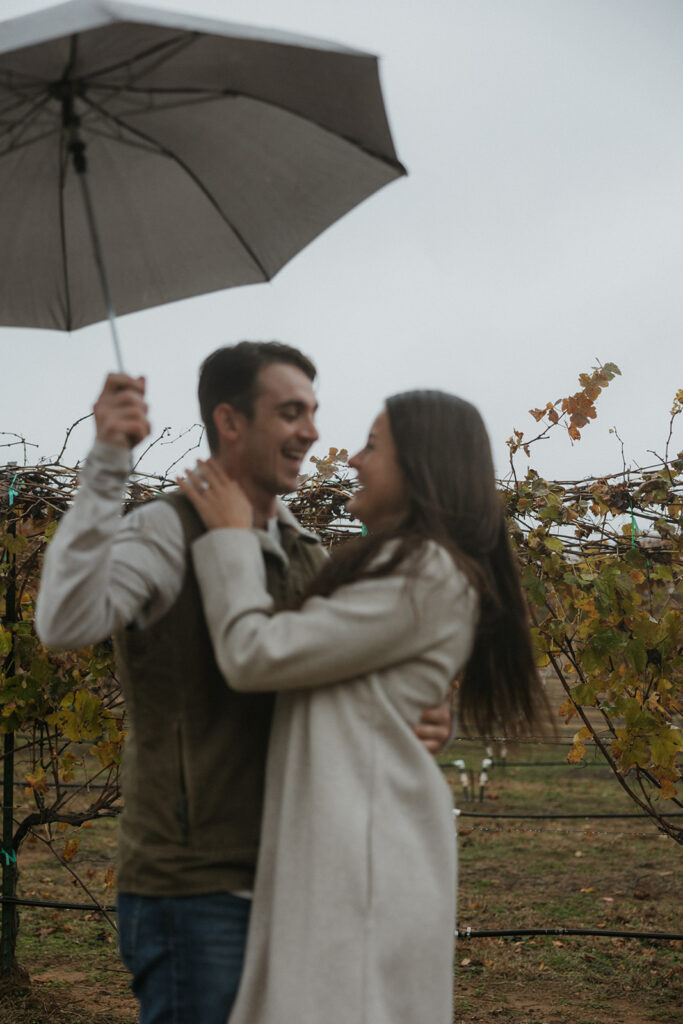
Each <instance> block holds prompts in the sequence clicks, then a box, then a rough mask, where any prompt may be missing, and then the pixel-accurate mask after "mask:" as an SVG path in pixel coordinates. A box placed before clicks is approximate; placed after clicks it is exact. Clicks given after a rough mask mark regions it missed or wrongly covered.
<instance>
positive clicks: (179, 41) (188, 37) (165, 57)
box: [87, 32, 198, 88]
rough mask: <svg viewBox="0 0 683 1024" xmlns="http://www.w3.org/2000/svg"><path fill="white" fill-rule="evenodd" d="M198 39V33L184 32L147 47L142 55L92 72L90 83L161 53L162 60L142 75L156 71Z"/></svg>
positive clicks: (143, 71) (139, 54)
mask: <svg viewBox="0 0 683 1024" xmlns="http://www.w3.org/2000/svg"><path fill="white" fill-rule="evenodd" d="M197 37H198V33H196V32H193V33H187V32H183V33H182V35H179V36H174V38H173V39H166V40H164V42H163V43H156V44H155V45H154V46H149V47H147V49H145V50H141V51H140V53H136V54H135V55H134V56H133V57H128V58H126V60H120V61H118V63H116V64H110V65H109V66H108V67H104V68H99V69H98V70H97V71H93V72H91V73H90V74H89V75H88V76H87V78H88V81H91V80H92V79H94V78H99V76H100V75H107V74H109V73H110V72H112V71H118V70H119V69H120V68H125V67H130V66H132V65H133V64H136V63H137V62H138V61H141V60H145V59H146V58H147V57H151V56H153V55H154V54H155V53H160V54H161V56H160V59H159V60H158V61H157V62H156V63H155V64H152V65H151V66H150V67H148V68H145V69H144V70H142V71H141V72H140V74H145V73H147V72H149V71H153V70H156V69H157V68H160V67H162V65H163V64H165V63H166V61H169V60H171V58H172V57H175V55H176V53H179V52H180V51H181V50H184V49H185V48H186V47H187V46H191V44H192V43H194V42H195V40H196V39H197ZM164 51H170V52H164ZM138 77H139V76H138ZM131 81H135V79H134V78H133V79H131ZM122 88H123V87H122Z"/></svg>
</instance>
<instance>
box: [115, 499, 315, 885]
mask: <svg viewBox="0 0 683 1024" xmlns="http://www.w3.org/2000/svg"><path fill="white" fill-rule="evenodd" d="M162 500H165V501H169V502H170V503H171V504H172V505H173V507H174V508H175V510H176V511H177V513H178V515H179V517H180V520H181V523H182V526H183V532H184V536H185V542H186V547H187V557H186V568H185V576H184V579H183V584H182V589H181V591H180V594H179V596H178V599H177V600H176V602H175V604H174V605H173V606H172V607H171V608H170V609H169V611H168V612H166V613H165V614H164V615H163V616H162V618H161V619H160V620H158V621H157V622H154V623H153V624H152V625H151V626H149V627H148V628H145V629H137V628H135V627H133V626H129V627H128V628H127V629H124V630H121V631H120V632H119V633H118V634H117V635H116V637H115V645H116V655H117V664H118V668H119V672H120V677H121V684H122V689H123V694H124V698H125V704H126V714H127V727H128V736H127V739H126V746H125V752H124V758H123V766H122V770H121V789H122V793H123V799H124V810H123V813H122V815H121V819H120V822H121V824H120V832H119V851H118V880H117V881H118V888H119V891H120V892H126V893H135V894H137V895H141V896H192V895H199V894H201V893H211V892H229V891H236V890H244V889H249V888H251V887H252V884H253V875H254V867H255V864H256V854H257V848H258V841H259V830H260V824H261V807H262V799H263V780H264V770H265V757H266V747H267V743H268V732H269V729H270V719H271V713H272V705H273V697H272V696H271V695H270V694H245V693H236V692H234V691H233V690H231V689H230V688H229V686H228V685H227V683H226V682H225V680H224V679H223V677H222V676H221V673H220V671H219V668H218V666H217V664H216V661H215V659H214V656H213V650H212V647H211V641H210V639H209V634H208V631H207V628H206V624H205V622H204V616H203V614H202V605H201V598H200V593H199V587H198V584H197V580H196V577H195V574H194V569H193V566H192V557H191V554H190V545H191V543H192V541H193V540H194V539H196V538H197V537H199V536H200V535H201V534H202V533H203V532H204V528H203V526H202V524H201V522H200V520H199V518H198V516H197V514H196V513H195V512H194V510H193V509H192V507H191V506H190V504H189V502H188V501H187V499H185V498H184V497H183V496H182V495H180V494H173V495H170V496H167V497H165V498H164V499H162ZM281 529H282V545H283V548H284V550H285V553H286V554H287V556H288V558H289V568H288V569H286V568H285V566H284V564H283V561H282V559H281V558H279V557H278V556H277V555H275V554H273V553H271V552H269V551H267V550H264V552H263V554H264V560H265V565H266V577H267V586H268V590H269V592H270V594H271V595H272V596H273V598H274V599H275V602H276V605H277V606H282V605H284V604H285V603H286V602H287V601H288V600H290V599H291V598H292V597H294V596H295V595H297V594H300V593H301V592H302V590H303V588H304V587H305V585H306V584H307V583H308V581H309V580H310V579H311V577H312V576H314V575H315V573H316V572H317V570H318V569H319V568H320V566H321V565H322V563H323V562H324V560H325V555H324V552H323V550H322V548H321V547H320V545H319V544H318V543H317V542H316V541H315V540H314V539H313V538H312V537H310V536H307V535H304V534H300V533H298V531H297V530H295V529H294V527H292V526H289V525H286V524H283V525H282V528H281Z"/></svg>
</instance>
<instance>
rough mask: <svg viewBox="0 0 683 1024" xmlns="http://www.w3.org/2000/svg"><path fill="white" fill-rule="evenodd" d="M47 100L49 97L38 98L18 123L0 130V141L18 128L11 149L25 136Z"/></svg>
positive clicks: (12, 123)
mask: <svg viewBox="0 0 683 1024" xmlns="http://www.w3.org/2000/svg"><path fill="white" fill-rule="evenodd" d="M49 98H50V97H49V96H42V97H40V98H39V99H38V100H37V101H36V102H35V103H34V104H33V106H32V107H31V109H30V110H28V111H27V113H26V114H25V115H24V116H23V117H22V119H21V121H20V122H17V121H12V122H10V123H9V124H8V125H7V126H6V127H4V128H3V129H2V130H0V139H2V138H3V137H4V136H5V135H11V134H12V132H13V131H14V129H15V128H17V127H18V128H19V130H18V131H17V133H16V135H15V136H14V139H13V141H12V143H11V145H10V149H13V148H14V144H15V143H16V142H19V141H20V139H21V138H22V136H23V135H25V134H26V132H27V130H28V128H29V127H30V126H31V123H32V121H33V120H35V118H36V117H37V116H38V114H39V113H40V112H41V110H42V109H43V107H44V106H45V104H46V103H47V102H48V100H49Z"/></svg>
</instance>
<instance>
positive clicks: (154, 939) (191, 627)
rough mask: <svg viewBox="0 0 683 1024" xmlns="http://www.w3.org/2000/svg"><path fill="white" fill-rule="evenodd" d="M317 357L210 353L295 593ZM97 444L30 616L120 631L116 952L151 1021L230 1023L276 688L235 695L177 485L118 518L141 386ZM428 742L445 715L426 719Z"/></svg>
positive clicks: (45, 623)
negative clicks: (292, 494)
mask: <svg viewBox="0 0 683 1024" xmlns="http://www.w3.org/2000/svg"><path fill="white" fill-rule="evenodd" d="M314 380H315V368H314V366H313V364H312V363H311V362H310V360H309V359H308V358H307V357H306V356H304V355H303V354H302V353H301V352H299V351H298V350H297V349H294V348H291V347H289V346H286V345H280V344H278V343H276V342H267V343H255V342H242V343H241V344H239V345H236V346H232V347H227V348H222V349H219V350H218V351H217V352H214V353H213V355H211V356H209V357H208V359H207V360H206V361H205V362H204V364H203V366H202V368H201V372H200V379H199V402H200V408H201V413H202V419H203V421H204V424H205V427H206V433H207V439H208V442H209V447H210V449H211V452H212V455H213V456H214V458H216V459H217V461H218V462H219V463H220V465H221V466H222V468H223V469H224V470H225V471H226V472H227V473H228V474H230V475H231V476H232V477H234V478H235V479H236V480H237V481H238V482H239V483H240V484H241V486H242V488H243V490H244V491H245V493H246V494H247V496H248V498H249V500H250V502H251V504H252V506H253V510H254V529H255V533H256V536H257V538H258V541H259V544H260V546H261V549H262V552H263V558H264V563H265V569H266V577H267V582H268V588H269V590H270V592H271V594H272V595H273V597H274V598H275V601H276V603H277V604H280V605H282V604H284V603H286V602H287V601H289V600H290V599H291V598H293V597H296V596H297V595H298V594H300V593H301V592H302V591H303V589H304V588H305V586H306V584H307V583H308V581H309V580H310V579H311V577H312V576H313V575H314V574H315V572H316V571H317V569H318V568H319V566H320V565H321V564H322V562H323V561H324V558H325V555H324V552H323V550H322V548H321V546H320V544H319V542H318V540H317V539H316V538H315V537H314V536H313V535H312V534H310V533H308V532H307V531H305V530H303V529H302V528H301V527H300V526H299V524H298V523H297V521H296V519H295V518H294V517H293V516H292V515H291V513H290V512H289V511H288V509H287V507H286V506H285V505H284V504H283V503H282V502H281V501H280V500H279V499H278V497H277V495H279V494H284V493H287V492H289V491H292V490H294V489H295V487H296V481H297V477H298V475H299V472H300V470H301V464H302V461H303V459H304V457H305V456H306V453H307V452H308V450H309V449H310V447H311V445H312V444H313V442H314V441H315V440H316V439H317V437H318V434H317V430H316V427H315V414H316V410H317V401H316V398H315V394H314V390H313V382H314ZM95 423H96V430H97V440H96V442H95V445H94V447H93V450H92V452H91V454H90V456H89V457H88V460H87V463H86V466H85V469H84V472H83V475H82V483H81V487H80V489H79V492H78V494H77V496H76V499H75V501H74V504H73V507H72V509H71V510H70V511H69V512H68V513H67V514H66V515H65V516H64V518H63V520H62V522H61V524H60V527H59V529H58V530H57V533H56V535H55V538H54V540H53V542H52V544H51V545H50V549H49V552H48V554H47V556H46V560H45V567H44V571H43V578H42V584H41V591H40V596H39V601H38V608H37V613H36V625H37V629H38V633H39V635H40V637H41V639H42V640H43V641H44V642H45V643H46V644H48V645H51V646H60V647H82V646H85V645H86V644H90V643H93V642H95V641H97V640H101V639H103V638H104V637H106V636H108V635H109V634H111V633H114V634H115V642H116V647H117V661H118V665H119V671H120V675H121V681H122V686H123V691H124V697H125V701H126V708H127V713H128V727H129V734H128V738H127V743H126V752H125V756H124V765H123V770H122V780H121V784H122V791H123V796H124V804H125V806H124V812H123V814H122V816H121V824H120V834H119V853H118V890H119V896H118V915H119V936H120V946H121V953H122V957H123V959H124V962H125V963H126V965H127V966H128V967H129V969H130V970H131V972H132V974H133V983H132V984H133V991H134V992H135V993H136V995H137V996H138V999H139V1001H140V1019H141V1022H142V1024H151V1022H157V1021H158V1022H161V1021H167V1020H168V1021H171V1020H172V1021H178V1022H180V1021H182V1022H184V1021H190V1020H192V1021H200V1022H201V1024H214V1022H215V1024H225V1020H226V1019H227V1016H228V1014H229V1011H230V1008H231V1006H232V1002H233V999H234V996H235V993H236V989H237V985H238V982H239V976H240V972H241V967H242V960H243V954H244V945H245V938H246V928H247V923H248V916H249V906H250V903H249V891H250V888H251V886H252V881H253V872H254V866H255V863H256V852H257V846H258V838H259V826H260V815H261V801H262V787H263V774H264V764H265V752H266V746H267V741H268V730H269V725H270V714H271V709H272V698H271V697H270V696H264V695H247V694H238V693H235V692H233V691H232V690H230V689H229V687H228V686H226V684H225V681H224V680H223V678H222V677H221V675H220V672H219V670H218V667H217V665H216V662H215V659H214V657H213V651H212V648H211V643H210V640H209V636H208V633H207V630H206V625H205V623H204V617H203V613H202V608H201V600H200V596H199V590H198V586H197V582H196V579H195V576H194V571H193V568H192V559H191V557H190V552H189V549H190V545H191V543H192V541H193V540H194V539H195V538H196V537H197V536H199V535H200V534H201V533H202V532H203V527H202V526H201V523H200V522H199V520H198V518H197V516H196V515H195V513H194V511H193V510H192V509H191V507H190V505H189V503H188V502H187V501H186V500H185V499H184V498H183V497H182V496H181V495H179V494H174V495H169V496H167V497H165V498H164V499H162V500H160V501H155V502H150V503H148V504H146V505H144V506H142V507H140V508H138V509H136V510H135V511H134V512H132V513H131V514H130V515H128V516H126V517H125V518H123V519H121V518H120V508H121V497H122V494H123V492H124V489H125V486H126V481H127V477H128V473H129V471H130V448H132V447H133V446H134V445H135V444H138V443H139V442H140V441H141V440H142V439H143V438H144V437H145V436H147V434H148V433H149V430H150V427H149V423H148V420H147V406H146V404H145V401H144V381H143V379H142V378H138V379H133V378H130V377H126V376H124V375H121V374H113V375H111V376H110V377H108V378H107V381H106V383H105V386H104V390H103V391H102V394H101V395H100V397H99V399H98V400H97V403H96V405H95ZM422 731H423V735H422V739H423V742H426V743H427V744H428V745H430V744H431V746H432V749H433V746H434V745H436V746H438V745H439V744H440V743H441V742H443V740H444V739H445V737H446V735H447V728H446V727H445V726H444V724H443V721H442V718H441V717H440V715H439V713H438V712H435V713H434V714H433V715H432V716H430V715H429V713H427V714H426V721H425V724H424V728H423V730H422Z"/></svg>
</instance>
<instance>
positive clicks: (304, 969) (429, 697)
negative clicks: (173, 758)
mask: <svg viewBox="0 0 683 1024" xmlns="http://www.w3.org/2000/svg"><path fill="white" fill-rule="evenodd" d="M193 558H194V563H195V568H196V572H197V576H198V578H199V582H200V586H201V590H202V599H203V602H204V610H205V616H206V620H207V623H208V626H209V630H210V633H211V637H212V640H213V644H214V648H215V651H216V657H217V660H218V664H219V665H220V667H221V670H222V672H223V674H224V675H225V677H226V679H227V680H229V683H230V685H231V686H232V687H234V688H235V689H237V690H249V691H256V690H275V691H278V696H277V701H276V707H275V715H274V719H273V726H272V733H271V739H270V746H269V752H268V765H267V775H266V797H265V807H264V815H263V825H262V836H261V848H260V853H259V860H258V867H257V874H256V886H255V892H254V905H253V911H252V918H251V923H250V928H249V937H248V942H247V955H246V962H245V970H244V975H243V978H242V984H241V987H240V991H239V994H238V998H237V1003H236V1005H235V1008H234V1010H233V1013H232V1015H231V1017H230V1024H323V1022H324V1024H451V1021H452V990H453V980H452V978H453V976H452V965H453V932H454V927H455V883H456V877H455V867H456V865H455V830H454V823H453V803H452V798H451V794H450V791H449V789H448V786H447V785H446V783H445V781H444V779H443V777H442V775H441V772H440V770H439V768H438V767H437V766H436V764H435V763H434V761H433V759H432V758H431V757H430V755H429V754H428V753H427V751H426V750H425V749H424V747H423V746H422V745H421V744H420V743H419V742H418V740H417V739H416V737H415V736H414V734H413V733H412V731H411V726H412V725H413V724H414V723H415V722H417V720H418V719H419V717H420V713H421V711H422V710H423V709H424V708H425V707H429V706H433V705H436V704H438V703H440V702H441V701H442V699H443V697H444V695H445V694H446V692H447V689H448V687H449V686H450V684H451V682H452V680H453V678H454V676H455V675H456V673H457V672H458V671H459V669H460V668H461V667H462V665H463V664H464V662H465V661H466V659H467V657H468V656H469V653H470V650H471V647H472V640H473V634H474V628H475V624H476V617H477V598H476V595H475V593H474V591H473V589H472V588H471V586H470V585H469V584H468V583H467V581H466V580H465V578H464V576H463V575H462V574H461V573H460V572H459V571H458V570H456V569H455V568H454V566H453V562H452V560H451V559H450V557H449V555H448V554H447V553H446V551H445V550H444V549H443V548H441V547H439V546H438V545H437V544H435V543H433V542H429V543H428V544H426V545H425V550H424V551H423V552H422V556H421V557H420V558H419V559H418V560H417V561H418V564H417V568H414V569H413V571H410V570H408V571H407V570H406V569H405V568H404V569H403V571H399V572H395V573H393V574H392V575H390V576H387V577H384V578H381V579H376V580H363V581H360V582H358V583H353V584H349V585H346V586H344V587H340V588H339V589H338V590H337V591H335V592H334V593H333V594H332V595H330V596H329V597H327V598H322V597H314V598H310V599H309V600H308V601H307V602H306V603H305V604H304V606H303V608H302V609H301V610H299V611H291V612H280V613H278V614H277V615H272V616H271V615H270V614H269V613H270V612H271V609H272V601H271V598H270V597H269V595H268V593H267V591H266V590H265V586H264V575H263V560H262V557H261V552H260V549H259V547H258V543H257V542H256V540H255V538H254V537H253V536H251V535H250V534H249V533H247V532H246V531H243V530H227V529H226V530H214V531H210V532H209V533H207V534H205V535H204V536H203V537H201V538H200V539H199V540H198V541H196V542H195V544H194V545H193Z"/></svg>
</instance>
